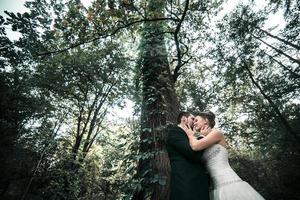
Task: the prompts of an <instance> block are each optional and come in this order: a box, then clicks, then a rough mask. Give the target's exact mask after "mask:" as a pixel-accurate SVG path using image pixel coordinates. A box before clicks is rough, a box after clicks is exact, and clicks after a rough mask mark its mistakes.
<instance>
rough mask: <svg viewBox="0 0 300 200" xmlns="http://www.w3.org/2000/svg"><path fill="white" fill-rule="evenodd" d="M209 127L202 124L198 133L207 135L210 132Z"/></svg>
mask: <svg viewBox="0 0 300 200" xmlns="http://www.w3.org/2000/svg"><path fill="white" fill-rule="evenodd" d="M211 130H212V129H211V128H210V127H209V126H203V127H201V130H200V133H201V134H202V135H207V134H208V133H209V132H211Z"/></svg>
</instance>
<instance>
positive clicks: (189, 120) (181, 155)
mask: <svg viewBox="0 0 300 200" xmlns="http://www.w3.org/2000/svg"><path fill="white" fill-rule="evenodd" d="M177 123H178V125H176V126H171V127H169V130H168V138H167V151H168V155H169V159H170V163H171V183H170V189H171V194H170V200H208V199H209V192H208V187H209V186H208V180H209V178H208V175H207V173H206V172H205V168H204V164H202V163H201V157H202V154H203V151H193V150H192V148H191V147H190V144H189V140H188V137H187V136H186V134H185V132H184V130H183V129H182V128H181V127H184V126H187V125H188V124H189V125H190V126H191V127H192V126H193V123H194V116H193V115H192V114H190V113H188V112H181V113H179V115H178V118H177Z"/></svg>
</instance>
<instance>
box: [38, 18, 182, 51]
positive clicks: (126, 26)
mask: <svg viewBox="0 0 300 200" xmlns="http://www.w3.org/2000/svg"><path fill="white" fill-rule="evenodd" d="M164 20H172V21H178V20H177V19H174V18H169V17H163V18H154V19H141V20H137V21H133V22H130V23H128V24H125V25H123V26H119V27H117V28H116V29H115V30H113V31H112V33H110V34H102V35H101V34H99V37H96V38H92V39H90V40H87V41H82V42H78V43H75V44H71V45H70V46H69V47H67V48H64V49H59V50H54V51H48V52H43V53H39V54H38V55H37V56H47V55H51V54H58V53H62V52H65V51H68V50H70V49H73V48H75V47H78V46H81V45H83V44H88V43H91V42H94V41H97V40H100V39H103V38H107V37H110V36H113V35H114V34H116V33H117V32H119V31H120V30H122V29H125V28H128V27H130V26H132V25H134V24H138V23H142V22H151V21H164ZM103 32H105V31H103Z"/></svg>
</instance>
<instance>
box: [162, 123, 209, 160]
mask: <svg viewBox="0 0 300 200" xmlns="http://www.w3.org/2000/svg"><path fill="white" fill-rule="evenodd" d="M176 132H177V133H176ZM181 134H182V135H181ZM167 142H168V145H170V146H172V147H173V148H174V149H175V150H176V151H177V152H179V153H180V154H182V155H183V156H184V157H185V158H186V159H188V160H190V161H193V162H201V158H202V154H203V152H204V151H203V150H202V151H193V149H192V148H191V146H190V144H189V141H188V140H187V138H185V135H184V133H178V131H177V130H176V129H173V128H171V129H169V131H168V141H167Z"/></svg>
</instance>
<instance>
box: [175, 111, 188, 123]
mask: <svg viewBox="0 0 300 200" xmlns="http://www.w3.org/2000/svg"><path fill="white" fill-rule="evenodd" d="M190 115H191V113H189V112H185V111H181V112H180V113H179V114H178V117H177V124H180V122H181V118H182V117H189V116H190Z"/></svg>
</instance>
